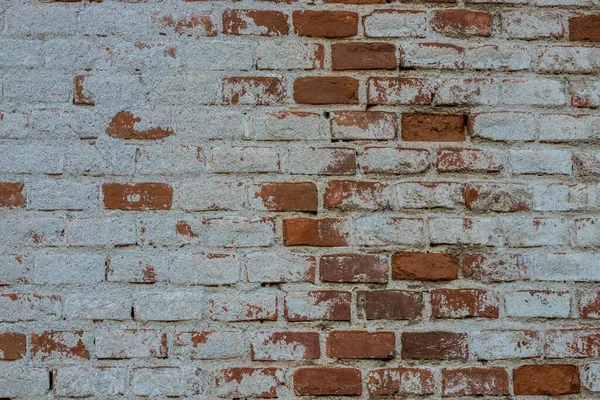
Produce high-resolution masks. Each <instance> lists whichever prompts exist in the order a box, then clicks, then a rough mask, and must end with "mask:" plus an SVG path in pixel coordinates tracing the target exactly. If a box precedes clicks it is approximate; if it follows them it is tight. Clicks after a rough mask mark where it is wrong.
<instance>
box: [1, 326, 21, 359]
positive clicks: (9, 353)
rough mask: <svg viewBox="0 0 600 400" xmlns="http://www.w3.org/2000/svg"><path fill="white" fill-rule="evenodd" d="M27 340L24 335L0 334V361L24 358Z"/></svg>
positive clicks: (13, 333) (15, 333)
mask: <svg viewBox="0 0 600 400" xmlns="http://www.w3.org/2000/svg"><path fill="white" fill-rule="evenodd" d="M26 346H27V338H26V336H25V334H24V333H17V332H1V333H0V359H1V360H5V361H14V360H19V359H21V358H23V357H24V356H25V351H26Z"/></svg>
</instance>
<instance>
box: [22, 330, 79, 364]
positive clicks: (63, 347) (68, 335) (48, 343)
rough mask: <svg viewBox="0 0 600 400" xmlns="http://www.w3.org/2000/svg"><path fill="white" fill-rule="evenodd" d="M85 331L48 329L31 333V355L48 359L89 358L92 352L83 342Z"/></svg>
mask: <svg viewBox="0 0 600 400" xmlns="http://www.w3.org/2000/svg"><path fill="white" fill-rule="evenodd" d="M84 334H85V332H84V331H48V332H43V333H40V334H36V333H33V334H31V339H30V340H31V357H32V358H40V359H41V360H42V361H43V360H47V359H54V358H58V359H65V358H81V359H89V358H90V352H89V350H88V348H87V345H86V344H85V343H84V342H83V337H84Z"/></svg>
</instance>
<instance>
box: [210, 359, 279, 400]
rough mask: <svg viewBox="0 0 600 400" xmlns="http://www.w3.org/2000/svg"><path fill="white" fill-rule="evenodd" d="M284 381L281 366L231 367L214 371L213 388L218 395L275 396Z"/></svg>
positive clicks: (235, 396)
mask: <svg viewBox="0 0 600 400" xmlns="http://www.w3.org/2000/svg"><path fill="white" fill-rule="evenodd" d="M284 383H285V372H284V371H283V370H282V369H281V368H249V367H232V368H225V369H220V370H218V371H217V372H216V376H215V388H216V393H217V396H219V397H234V398H239V397H260V398H276V397H278V396H277V389H278V387H279V386H281V385H283V384H284Z"/></svg>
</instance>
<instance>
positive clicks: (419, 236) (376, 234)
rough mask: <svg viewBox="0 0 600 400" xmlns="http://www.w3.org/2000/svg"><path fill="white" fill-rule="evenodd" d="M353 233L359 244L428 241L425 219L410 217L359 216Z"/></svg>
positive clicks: (410, 243) (419, 242) (371, 244)
mask: <svg viewBox="0 0 600 400" xmlns="http://www.w3.org/2000/svg"><path fill="white" fill-rule="evenodd" d="M353 234H354V244H355V245H357V246H390V245H398V244H407V245H416V244H423V243H425V241H426V238H425V232H424V230H423V220H422V219H420V218H410V217H388V216H384V215H373V216H364V217H359V218H358V219H357V220H356V226H355V229H354V231H353Z"/></svg>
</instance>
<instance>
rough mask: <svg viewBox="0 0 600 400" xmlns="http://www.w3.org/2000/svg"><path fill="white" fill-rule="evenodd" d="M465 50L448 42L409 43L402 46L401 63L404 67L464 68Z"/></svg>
mask: <svg viewBox="0 0 600 400" xmlns="http://www.w3.org/2000/svg"><path fill="white" fill-rule="evenodd" d="M464 51H465V49H464V48H462V47H460V46H455V45H452V44H447V43H408V44H405V45H402V47H401V48H400V63H401V65H402V66H403V67H418V68H437V69H462V68H463V67H464V64H465V63H464V60H463V57H464Z"/></svg>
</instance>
